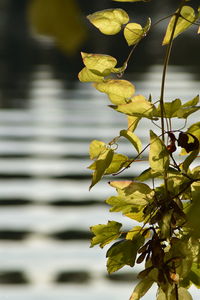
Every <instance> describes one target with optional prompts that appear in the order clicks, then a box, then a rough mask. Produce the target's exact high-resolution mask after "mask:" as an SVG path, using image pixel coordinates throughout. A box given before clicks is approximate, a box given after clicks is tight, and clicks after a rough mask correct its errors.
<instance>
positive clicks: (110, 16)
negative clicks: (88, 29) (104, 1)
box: [87, 8, 129, 35]
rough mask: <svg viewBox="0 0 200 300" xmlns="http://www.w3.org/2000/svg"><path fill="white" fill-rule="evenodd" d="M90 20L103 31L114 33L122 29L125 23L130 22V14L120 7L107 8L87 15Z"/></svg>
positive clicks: (108, 33) (109, 33)
mask: <svg viewBox="0 0 200 300" xmlns="http://www.w3.org/2000/svg"><path fill="white" fill-rule="evenodd" d="M87 18H88V20H89V21H90V22H91V23H92V24H93V25H94V26H95V27H97V28H98V29H99V30H100V31H101V32H102V33H104V34H107V35H113V34H116V33H118V32H119V31H120V30H121V27H122V25H123V24H126V23H128V21H129V16H128V14H127V13H126V12H125V11H124V10H123V9H120V8H116V9H105V10H101V11H97V12H95V13H93V14H91V15H88V16H87Z"/></svg>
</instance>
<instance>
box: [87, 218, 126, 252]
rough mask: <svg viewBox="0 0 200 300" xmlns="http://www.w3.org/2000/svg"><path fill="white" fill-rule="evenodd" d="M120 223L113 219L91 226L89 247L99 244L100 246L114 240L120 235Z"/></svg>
mask: <svg viewBox="0 0 200 300" xmlns="http://www.w3.org/2000/svg"><path fill="white" fill-rule="evenodd" d="M121 226H122V224H121V223H118V222H115V221H108V223H107V224H106V225H104V224H99V225H95V226H91V227H90V230H91V232H92V233H93V234H94V237H93V238H92V240H91V247H93V246H95V245H97V244H99V246H100V247H101V248H103V247H104V246H105V245H107V244H109V243H110V242H112V241H114V240H116V239H117V238H119V237H120V235H121V232H120V228H121Z"/></svg>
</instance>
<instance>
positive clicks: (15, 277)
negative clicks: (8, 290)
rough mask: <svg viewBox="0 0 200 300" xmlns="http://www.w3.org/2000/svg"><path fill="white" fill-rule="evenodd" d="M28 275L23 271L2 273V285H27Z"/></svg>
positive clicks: (0, 276) (0, 277) (0, 278)
mask: <svg viewBox="0 0 200 300" xmlns="http://www.w3.org/2000/svg"><path fill="white" fill-rule="evenodd" d="M27 283H29V281H28V279H27V277H26V275H25V274H24V272H22V271H14V270H13V271H0V284H27Z"/></svg>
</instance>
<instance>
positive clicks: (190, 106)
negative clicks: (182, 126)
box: [177, 95, 200, 119]
mask: <svg viewBox="0 0 200 300" xmlns="http://www.w3.org/2000/svg"><path fill="white" fill-rule="evenodd" d="M198 103H199V95H197V96H196V97H195V98H194V99H192V100H190V101H187V102H186V103H185V104H183V105H182V106H181V107H180V109H179V110H178V111H177V117H178V118H183V119H186V118H187V117H188V116H189V115H191V114H192V113H194V112H196V111H198V110H199V109H200V106H196V105H197V104H198Z"/></svg>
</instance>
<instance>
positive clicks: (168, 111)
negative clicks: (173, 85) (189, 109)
mask: <svg viewBox="0 0 200 300" xmlns="http://www.w3.org/2000/svg"><path fill="white" fill-rule="evenodd" d="M180 107H181V100H180V99H175V100H174V101H172V102H165V103H164V117H165V118H174V117H176V116H177V112H178V111H179V109H180ZM156 116H157V117H161V109H160V105H159V106H158V108H157V112H156Z"/></svg>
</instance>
